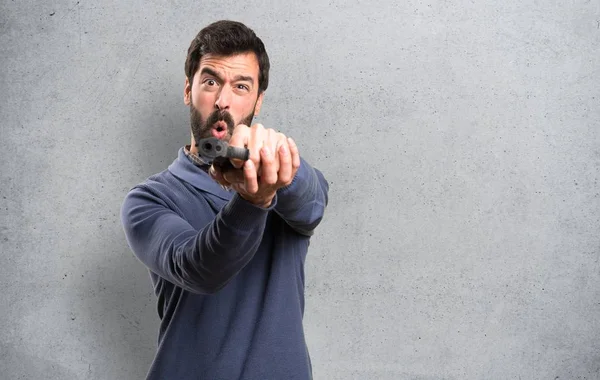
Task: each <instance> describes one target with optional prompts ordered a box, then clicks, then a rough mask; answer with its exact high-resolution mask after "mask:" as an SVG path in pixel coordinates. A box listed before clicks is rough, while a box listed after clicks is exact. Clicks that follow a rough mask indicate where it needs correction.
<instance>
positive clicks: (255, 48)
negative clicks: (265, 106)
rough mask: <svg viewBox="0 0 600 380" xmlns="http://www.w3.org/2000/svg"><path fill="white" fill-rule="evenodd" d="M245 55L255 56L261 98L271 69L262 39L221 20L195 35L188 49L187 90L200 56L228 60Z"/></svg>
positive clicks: (186, 62) (245, 27)
mask: <svg viewBox="0 0 600 380" xmlns="http://www.w3.org/2000/svg"><path fill="white" fill-rule="evenodd" d="M247 52H254V54H256V58H257V59H258V93H259V94H260V93H261V92H263V91H265V90H266V89H267V86H268V85H269V67H270V65H269V56H268V55H267V51H266V50H265V45H264V44H263V42H262V41H261V39H260V38H258V37H257V36H256V34H254V31H253V30H252V29H250V28H248V27H247V26H246V25H244V24H242V23H240V22H237V21H229V20H221V21H217V22H214V23H212V24H210V25H208V26H207V27H205V28H203V29H202V30H201V31H200V32H199V33H198V35H197V36H196V38H194V40H193V41H192V43H191V44H190V47H189V48H188V54H187V58H186V59H185V75H186V76H187V78H188V80H189V82H190V86H191V84H192V80H193V78H194V74H195V73H196V71H197V70H198V66H199V65H200V59H202V56H204V55H206V54H215V55H220V56H226V57H227V56H231V55H235V54H241V53H247Z"/></svg>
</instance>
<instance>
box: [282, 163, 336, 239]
mask: <svg viewBox="0 0 600 380" xmlns="http://www.w3.org/2000/svg"><path fill="white" fill-rule="evenodd" d="M328 192H329V184H328V183H327V180H326V179H325V177H324V176H323V174H322V173H321V172H320V171H319V170H317V169H315V168H313V167H311V166H310V165H309V164H308V163H307V162H306V161H305V160H304V159H302V158H300V167H299V168H298V171H297V172H296V176H295V177H294V179H293V180H292V183H291V184H289V185H288V186H286V187H284V188H281V189H279V190H278V191H277V205H276V206H275V212H276V213H277V214H279V215H280V216H281V217H282V218H283V219H284V220H285V221H286V222H287V223H288V224H289V225H290V226H291V227H292V228H293V229H294V230H296V231H297V232H299V233H301V234H303V235H307V236H311V235H312V234H313V233H314V230H315V228H316V227H317V225H318V224H319V223H320V222H321V219H322V218H323V214H324V212H325V208H326V207H327V202H328Z"/></svg>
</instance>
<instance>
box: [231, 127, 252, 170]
mask: <svg viewBox="0 0 600 380" xmlns="http://www.w3.org/2000/svg"><path fill="white" fill-rule="evenodd" d="M249 139H250V128H248V126H247V125H245V124H238V125H237V126H236V127H235V128H234V130H233V134H232V135H231V138H230V139H229V142H228V144H229V145H230V146H234V147H238V148H245V147H246V146H248V141H249ZM229 161H230V162H231V164H232V165H233V166H234V167H235V168H236V169H240V168H241V167H242V166H244V161H242V160H237V159H231V160H229Z"/></svg>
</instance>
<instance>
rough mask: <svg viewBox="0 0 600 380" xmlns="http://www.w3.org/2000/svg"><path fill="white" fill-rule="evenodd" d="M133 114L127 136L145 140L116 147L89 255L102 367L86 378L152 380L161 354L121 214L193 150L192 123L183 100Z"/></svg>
mask: <svg viewBox="0 0 600 380" xmlns="http://www.w3.org/2000/svg"><path fill="white" fill-rule="evenodd" d="M140 105H143V106H141V107H140ZM140 108H141V109H140ZM132 112H133V113H135V114H134V115H131V116H130V119H131V120H132V125H131V128H132V129H131V130H130V131H128V132H131V131H144V132H143V133H144V136H137V134H138V133H137V132H136V133H130V134H128V136H132V137H131V138H129V139H128V140H129V141H119V142H118V143H117V144H116V145H117V146H116V147H115V148H111V149H114V151H113V153H114V154H115V157H120V158H121V162H118V163H116V165H120V167H123V169H122V170H120V171H118V173H119V175H118V176H116V177H115V178H114V179H113V182H114V187H113V189H112V190H109V192H112V194H110V195H107V196H106V197H110V198H104V199H105V201H106V202H107V204H106V208H105V209H103V210H102V211H101V212H102V213H103V214H104V215H103V216H104V218H100V219H104V220H99V221H98V226H97V227H98V228H97V229H96V231H97V232H98V234H97V235H95V237H94V238H93V239H92V240H91V241H90V244H88V247H90V248H89V249H87V251H86V253H85V256H86V257H92V258H94V259H93V260H94V263H93V265H90V266H89V267H91V268H94V269H93V270H94V272H93V273H88V274H86V275H85V279H82V280H85V281H84V282H83V284H82V286H83V287H84V288H85V289H87V290H86V291H87V293H88V294H87V295H86V297H84V300H83V302H84V304H85V305H84V308H86V310H87V311H88V314H89V315H87V316H86V318H89V320H88V321H89V323H90V324H91V334H92V337H93V339H94V344H93V345H92V347H94V349H95V350H96V352H95V353H94V352H92V353H90V356H91V357H93V358H95V360H93V363H92V369H91V374H90V377H86V379H87V378H90V379H123V380H127V379H142V378H145V376H146V373H147V372H148V369H149V368H150V365H151V363H152V360H153V358H154V353H155V351H156V342H157V334H158V323H159V319H158V315H157V313H156V298H155V296H154V293H153V288H152V284H151V281H150V277H149V275H148V272H147V269H146V268H145V267H144V266H143V264H142V263H141V262H140V261H139V260H138V259H137V258H136V257H135V256H134V254H133V252H132V251H131V249H130V248H129V246H128V244H127V241H126V238H125V234H124V232H123V227H122V224H121V220H120V208H121V205H122V202H123V199H124V197H125V195H126V194H127V192H128V191H129V189H130V188H131V187H133V186H135V185H136V184H138V183H139V182H142V181H143V180H144V179H145V178H147V177H148V176H150V175H152V174H154V173H156V172H159V171H162V170H164V169H166V168H167V167H168V165H169V164H170V163H171V162H172V160H173V159H174V158H175V157H176V156H177V150H178V149H179V147H181V146H183V145H184V144H185V143H189V142H187V141H188V140H189V119H188V117H189V116H188V114H187V113H186V108H185V106H182V100H181V98H180V97H177V96H173V97H172V99H169V100H168V101H166V102H161V103H159V100H156V99H153V98H152V96H151V94H149V95H148V99H141V100H140V101H139V104H138V105H136V107H134V108H132ZM149 152H151V153H149ZM140 160H142V161H141V166H140ZM110 170H114V168H110ZM123 173H126V174H123ZM105 189H106V187H105ZM102 224H103V225H102ZM94 366H96V368H93V367H94ZM56 378H65V379H66V378H75V377H69V376H66V377H60V376H59V377H56Z"/></svg>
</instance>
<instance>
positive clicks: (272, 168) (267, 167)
mask: <svg viewBox="0 0 600 380" xmlns="http://www.w3.org/2000/svg"><path fill="white" fill-rule="evenodd" d="M260 153H261V154H260V156H261V157H260V158H261V163H262V165H261V171H262V173H261V177H260V183H261V185H266V186H273V185H275V184H276V183H277V170H276V165H275V163H276V161H277V160H276V159H275V157H274V152H273V151H271V149H270V148H269V147H268V146H265V147H264V148H263V149H261V152H260Z"/></svg>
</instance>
